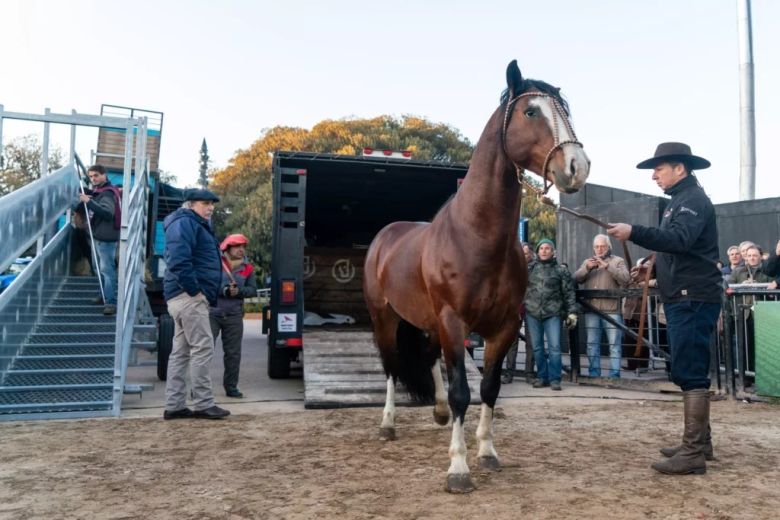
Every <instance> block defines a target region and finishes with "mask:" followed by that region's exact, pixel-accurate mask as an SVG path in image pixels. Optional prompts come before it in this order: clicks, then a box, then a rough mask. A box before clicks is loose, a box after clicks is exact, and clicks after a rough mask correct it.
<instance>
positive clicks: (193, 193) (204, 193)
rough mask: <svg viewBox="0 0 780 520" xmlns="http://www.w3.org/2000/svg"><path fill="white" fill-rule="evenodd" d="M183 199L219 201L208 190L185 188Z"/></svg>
mask: <svg viewBox="0 0 780 520" xmlns="http://www.w3.org/2000/svg"><path fill="white" fill-rule="evenodd" d="M184 200H205V201H210V202H219V197H217V196H216V195H215V194H214V193H213V192H211V191H209V190H203V189H187V190H184Z"/></svg>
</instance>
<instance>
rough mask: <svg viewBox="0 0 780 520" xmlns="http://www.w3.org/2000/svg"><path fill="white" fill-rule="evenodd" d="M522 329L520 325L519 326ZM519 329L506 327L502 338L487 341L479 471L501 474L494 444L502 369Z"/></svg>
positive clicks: (479, 430)
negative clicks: (496, 409)
mask: <svg viewBox="0 0 780 520" xmlns="http://www.w3.org/2000/svg"><path fill="white" fill-rule="evenodd" d="M518 326H519V325H518ZM517 330H518V329H517V327H515V326H511V327H509V326H508V327H505V328H504V330H503V331H501V333H500V334H499V336H498V337H496V338H493V339H490V340H486V341H485V361H484V369H483V371H482V384H481V385H480V397H481V398H482V407H481V413H480V416H479V426H477V441H478V442H479V450H478V452H477V460H478V461H479V467H481V468H484V469H490V470H493V471H499V470H500V469H501V463H500V462H499V460H498V453H496V448H495V446H494V444H493V411H494V408H495V405H496V399H498V392H499V390H500V389H501V365H502V364H503V362H504V356H505V355H506V352H507V351H508V350H509V346H510V345H511V343H512V341H514V338H515V337H516V336H517Z"/></svg>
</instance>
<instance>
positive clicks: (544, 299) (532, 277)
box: [525, 238, 577, 390]
mask: <svg viewBox="0 0 780 520" xmlns="http://www.w3.org/2000/svg"><path fill="white" fill-rule="evenodd" d="M525 312H526V315H525V319H526V323H527V327H528V331H529V332H530V337H531V342H532V344H533V349H534V359H535V360H536V374H537V378H536V380H534V383H533V386H534V388H542V387H545V386H549V387H550V388H551V389H553V390H560V389H561V371H562V367H561V318H562V317H565V320H564V323H565V325H566V327H568V328H570V329H572V328H574V327H576V326H577V303H576V300H575V295H574V284H573V283H572V278H571V273H569V271H568V270H567V269H565V268H563V267H562V266H560V265H558V263H557V262H556V260H555V244H554V243H553V242H552V240H549V239H547V238H545V239H542V240H540V241H539V243H538V244H537V245H536V261H535V262H533V263H532V264H531V269H530V271H529V276H528V289H527V291H526V295H525ZM545 339H546V340H547V353H545V349H544V342H545Z"/></svg>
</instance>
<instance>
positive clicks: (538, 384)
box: [533, 379, 550, 388]
mask: <svg viewBox="0 0 780 520" xmlns="http://www.w3.org/2000/svg"><path fill="white" fill-rule="evenodd" d="M545 386H550V382H549V381H542V380H541V379H534V384H533V387H534V388H544V387H545Z"/></svg>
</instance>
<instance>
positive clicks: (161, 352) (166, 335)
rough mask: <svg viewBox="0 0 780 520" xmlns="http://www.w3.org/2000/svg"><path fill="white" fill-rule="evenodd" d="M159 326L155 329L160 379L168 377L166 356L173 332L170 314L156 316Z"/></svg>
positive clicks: (169, 352)
mask: <svg viewBox="0 0 780 520" xmlns="http://www.w3.org/2000/svg"><path fill="white" fill-rule="evenodd" d="M158 323H159V325H160V328H159V329H158V331H157V377H158V378H159V379H160V381H165V380H166V379H167V378H168V358H170V357H171V350H173V332H174V328H175V325H174V323H173V318H171V315H170V314H161V315H160V317H159V318H158Z"/></svg>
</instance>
